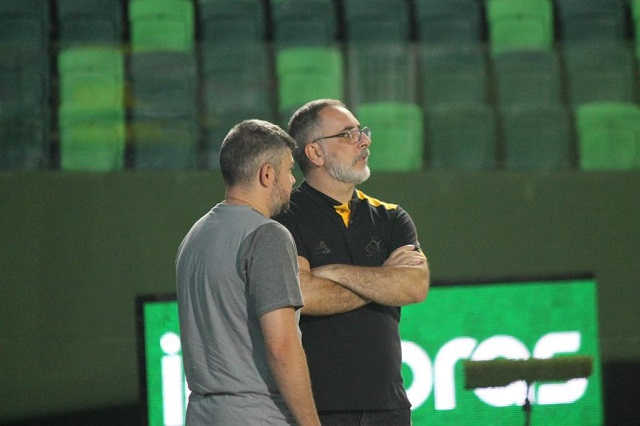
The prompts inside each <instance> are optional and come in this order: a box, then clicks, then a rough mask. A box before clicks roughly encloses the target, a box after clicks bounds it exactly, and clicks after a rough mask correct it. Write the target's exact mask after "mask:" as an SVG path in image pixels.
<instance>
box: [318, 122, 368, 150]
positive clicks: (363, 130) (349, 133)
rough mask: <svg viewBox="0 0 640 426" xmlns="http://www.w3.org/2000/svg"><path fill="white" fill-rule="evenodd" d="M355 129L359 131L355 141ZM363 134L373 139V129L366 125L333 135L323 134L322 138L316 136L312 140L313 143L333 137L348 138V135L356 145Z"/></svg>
mask: <svg viewBox="0 0 640 426" xmlns="http://www.w3.org/2000/svg"><path fill="white" fill-rule="evenodd" d="M354 130H356V131H357V133H358V139H357V140H356V141H355V142H354V140H353V136H352V135H354ZM362 135H365V136H366V137H367V139H369V140H371V129H370V128H369V127H368V126H364V127H362V128H355V127H354V128H353V129H351V130H345V131H344V132H340V133H336V134H335V135H331V136H322V137H320V138H316V139H314V140H312V141H311V143H314V142H318V141H321V140H323V139H332V138H346V137H347V136H348V137H349V139H350V140H351V143H350V144H351V145H355V144H357V143H360V141H361V140H362Z"/></svg>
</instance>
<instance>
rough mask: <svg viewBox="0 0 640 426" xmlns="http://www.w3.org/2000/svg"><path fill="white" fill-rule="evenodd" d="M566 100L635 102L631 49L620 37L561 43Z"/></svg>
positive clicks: (635, 90) (574, 101)
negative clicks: (619, 40) (612, 39)
mask: <svg viewBox="0 0 640 426" xmlns="http://www.w3.org/2000/svg"><path fill="white" fill-rule="evenodd" d="M564 65H565V71H566V76H567V92H568V95H569V102H570V103H571V104H572V105H574V106H577V105H581V104H584V103H590V102H604V101H615V102H636V101H637V91H638V88H637V83H636V78H635V61H634V57H633V52H632V50H631V49H630V47H629V46H628V44H627V43H626V42H624V41H621V42H609V43H581V44H579V45H573V44H572V45H565V47H564Z"/></svg>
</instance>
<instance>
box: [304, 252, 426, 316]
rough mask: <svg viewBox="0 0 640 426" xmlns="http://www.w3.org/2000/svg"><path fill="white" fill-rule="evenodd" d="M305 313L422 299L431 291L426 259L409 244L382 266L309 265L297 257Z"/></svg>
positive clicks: (340, 311)
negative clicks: (313, 266) (312, 266)
mask: <svg viewBox="0 0 640 426" xmlns="http://www.w3.org/2000/svg"><path fill="white" fill-rule="evenodd" d="M298 264H299V267H300V286H301V289H302V295H303V296H304V301H305V306H304V308H303V309H302V311H301V312H302V313H303V314H305V315H330V314H337V313H342V312H348V311H351V310H353V309H357V308H359V307H361V306H364V305H366V304H367V303H369V302H376V303H379V304H382V305H387V306H404V305H409V304H412V303H418V302H421V301H423V300H424V299H425V298H426V297H427V292H428V291H429V265H428V262H427V258H426V257H425V256H424V254H422V252H420V251H416V250H415V246H413V245H411V244H409V245H405V246H402V247H399V248H397V249H396V250H394V251H393V253H391V255H389V257H388V258H387V260H386V261H385V262H384V263H383V264H382V266H377V267H371V266H354V265H342V264H333V265H325V266H321V267H318V268H313V269H311V268H310V265H309V262H308V261H307V259H305V258H304V257H300V256H299V257H298Z"/></svg>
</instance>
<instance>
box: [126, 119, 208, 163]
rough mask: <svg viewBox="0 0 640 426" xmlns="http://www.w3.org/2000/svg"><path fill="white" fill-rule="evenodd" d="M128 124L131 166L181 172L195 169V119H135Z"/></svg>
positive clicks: (196, 127)
mask: <svg viewBox="0 0 640 426" xmlns="http://www.w3.org/2000/svg"><path fill="white" fill-rule="evenodd" d="M130 125H131V138H132V146H131V151H132V162H133V164H132V166H133V168H134V169H136V170H145V171H177V170H181V171H184V170H192V169H195V168H196V166H197V149H198V139H199V132H198V126H197V122H196V121H195V120H192V119H150V118H134V119H133V120H132V121H131V124H130Z"/></svg>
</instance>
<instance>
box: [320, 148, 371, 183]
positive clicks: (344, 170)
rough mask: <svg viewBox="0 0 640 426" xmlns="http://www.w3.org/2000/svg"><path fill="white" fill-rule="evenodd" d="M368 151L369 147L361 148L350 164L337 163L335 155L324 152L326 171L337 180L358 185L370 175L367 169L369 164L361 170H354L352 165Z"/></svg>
mask: <svg viewBox="0 0 640 426" xmlns="http://www.w3.org/2000/svg"><path fill="white" fill-rule="evenodd" d="M368 153H369V149H365V150H363V151H362V154H360V155H359V156H358V157H356V158H355V159H354V160H353V162H352V163H351V164H349V165H347V164H341V163H338V162H337V161H335V157H333V156H332V155H329V154H328V153H327V152H324V154H325V162H326V168H327V173H329V176H331V177H332V178H334V179H335V180H337V181H339V182H344V183H349V184H353V185H359V184H361V183H362V182H364V181H366V180H367V179H369V176H371V170H370V169H369V166H366V167H365V168H364V169H362V170H354V169H353V166H354V165H355V164H356V163H357V162H358V161H360V160H361V159H363V158H365V156H366V155H367V154H368Z"/></svg>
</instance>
